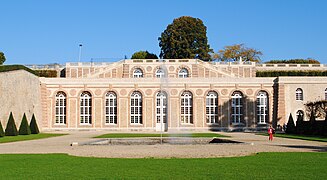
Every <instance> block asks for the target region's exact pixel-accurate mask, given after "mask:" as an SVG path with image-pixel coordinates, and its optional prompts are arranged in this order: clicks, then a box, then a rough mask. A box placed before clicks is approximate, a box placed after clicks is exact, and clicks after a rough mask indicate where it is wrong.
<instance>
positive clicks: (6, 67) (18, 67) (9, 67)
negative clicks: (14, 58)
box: [0, 64, 37, 76]
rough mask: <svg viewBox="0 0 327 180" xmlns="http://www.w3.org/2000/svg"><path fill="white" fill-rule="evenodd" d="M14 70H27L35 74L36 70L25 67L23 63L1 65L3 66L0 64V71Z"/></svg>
mask: <svg viewBox="0 0 327 180" xmlns="http://www.w3.org/2000/svg"><path fill="white" fill-rule="evenodd" d="M16 70H25V71H27V72H30V73H32V74H34V75H36V76H37V74H36V72H35V71H33V70H32V69H30V68H28V67H25V66H23V65H17V64H15V65H3V66H0V72H8V71H16Z"/></svg>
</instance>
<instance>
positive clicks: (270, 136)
mask: <svg viewBox="0 0 327 180" xmlns="http://www.w3.org/2000/svg"><path fill="white" fill-rule="evenodd" d="M268 134H269V141H272V140H273V134H274V128H272V127H271V126H270V127H269V128H268Z"/></svg>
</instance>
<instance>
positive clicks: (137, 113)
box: [130, 91, 142, 124]
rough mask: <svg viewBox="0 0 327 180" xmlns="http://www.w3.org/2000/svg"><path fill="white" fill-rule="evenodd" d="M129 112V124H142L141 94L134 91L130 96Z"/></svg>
mask: <svg viewBox="0 0 327 180" xmlns="http://www.w3.org/2000/svg"><path fill="white" fill-rule="evenodd" d="M130 107H131V112H130V118H131V120H130V123H131V124H142V94H141V93H140V92H138V91H134V92H133V93H132V94H131V105H130Z"/></svg>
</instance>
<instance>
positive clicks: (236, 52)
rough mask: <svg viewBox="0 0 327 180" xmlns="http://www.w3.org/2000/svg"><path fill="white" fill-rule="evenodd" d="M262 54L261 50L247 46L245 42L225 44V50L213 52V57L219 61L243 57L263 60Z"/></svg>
mask: <svg viewBox="0 0 327 180" xmlns="http://www.w3.org/2000/svg"><path fill="white" fill-rule="evenodd" d="M260 56H262V52H261V51H258V50H256V49H253V48H248V47H245V46H244V44H235V45H232V46H225V47H224V49H223V50H219V51H218V53H216V54H213V56H212V58H213V59H217V60H219V61H238V60H240V58H241V57H242V61H251V62H261V58H260Z"/></svg>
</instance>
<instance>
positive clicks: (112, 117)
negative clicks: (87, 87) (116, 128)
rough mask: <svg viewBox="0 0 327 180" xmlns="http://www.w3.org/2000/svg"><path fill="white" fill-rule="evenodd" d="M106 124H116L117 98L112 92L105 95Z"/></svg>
mask: <svg viewBox="0 0 327 180" xmlns="http://www.w3.org/2000/svg"><path fill="white" fill-rule="evenodd" d="M105 108H106V124H117V96H116V94H115V93H114V92H107V94H106V104H105Z"/></svg>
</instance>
